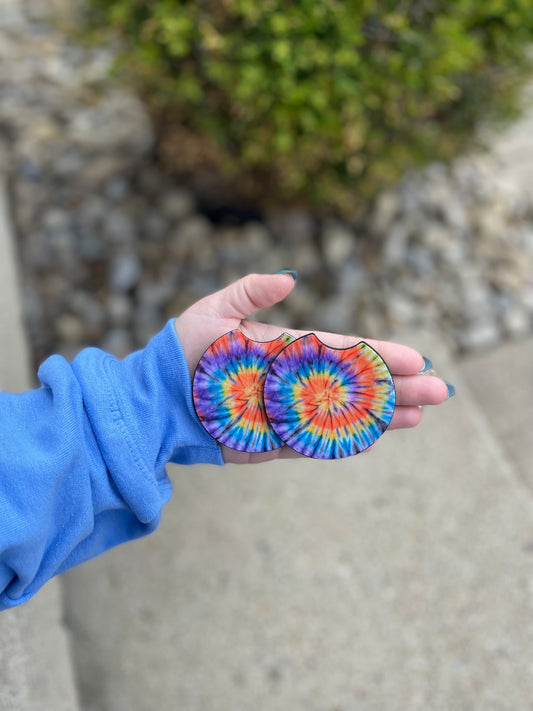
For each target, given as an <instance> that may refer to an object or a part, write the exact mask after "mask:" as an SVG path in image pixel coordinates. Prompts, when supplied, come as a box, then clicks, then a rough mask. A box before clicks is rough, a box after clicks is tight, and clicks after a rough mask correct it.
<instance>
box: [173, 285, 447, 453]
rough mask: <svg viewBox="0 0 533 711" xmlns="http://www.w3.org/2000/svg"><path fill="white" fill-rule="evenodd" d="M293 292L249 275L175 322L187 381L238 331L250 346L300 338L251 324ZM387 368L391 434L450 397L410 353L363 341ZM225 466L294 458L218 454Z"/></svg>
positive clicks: (334, 342)
mask: <svg viewBox="0 0 533 711" xmlns="http://www.w3.org/2000/svg"><path fill="white" fill-rule="evenodd" d="M293 287H294V279H293V278H292V276H290V274H249V275H248V276H245V277H243V278H242V279H239V281H236V282H234V283H233V284H230V286H228V287H226V288H225V289H221V290H220V291H217V292H216V293H214V294H211V295H209V296H206V297H205V298H203V299H201V300H200V301H197V302H196V303H195V304H193V306H191V307H190V308H189V309H187V310H186V311H184V313H183V314H182V315H181V316H179V317H178V318H177V319H176V321H175V328H176V333H177V335H178V338H179V340H180V343H181V345H182V348H183V352H184V354H185V358H186V359H187V363H188V365H189V371H190V373H191V377H192V376H193V374H194V370H195V368H196V365H197V364H198V361H199V360H200V358H201V357H202V355H203V353H204V351H205V350H206V348H208V347H209V346H210V345H211V343H213V341H215V340H216V339H217V338H219V337H220V336H222V335H224V334H225V333H228V332H229V331H232V330H233V329H236V328H238V329H240V330H241V331H242V332H243V333H244V335H245V336H247V337H248V338H251V339H252V340H254V341H271V340H273V339H275V338H277V337H278V336H279V335H280V334H281V333H284V332H286V333H289V334H290V335H291V336H294V337H299V336H302V335H304V334H305V333H308V331H295V330H292V329H286V328H281V327H279V326H272V325H269V324H265V323H261V322H259V321H253V320H251V319H250V318H249V317H250V316H251V315H252V314H253V313H254V312H255V311H258V310H259V309H264V308H267V307H268V306H272V305H273V304H276V303H278V302H279V301H282V300H283V299H284V298H285V297H286V296H287V295H288V294H289V293H290V292H291V290H292V288H293ZM315 333H316V334H317V336H318V337H319V338H320V340H321V341H322V342H323V343H325V344H326V345H328V346H331V347H333V348H349V347H350V346H353V345H355V344H356V343H358V342H359V341H361V340H363V339H361V338H357V337H355V336H343V335H339V334H334V333H324V332H320V331H315ZM364 340H365V341H366V342H367V343H368V344H369V345H370V346H372V348H374V349H375V350H376V351H377V352H378V353H379V354H380V355H381V357H382V358H383V360H384V361H385V362H386V363H387V365H388V367H389V369H390V371H391V373H392V376H393V379H394V386H395V389H396V408H395V411H394V414H393V416H392V420H391V423H390V425H389V429H399V428H406V427H414V426H415V425H417V424H418V423H419V422H420V419H421V417H422V411H421V409H420V406H421V405H437V404H439V403H441V402H443V401H444V400H446V398H447V397H448V388H447V386H446V383H445V382H444V381H443V380H441V379H440V378H437V377H434V376H427V375H424V376H421V375H419V372H420V370H421V369H422V367H423V364H424V360H423V358H422V356H421V355H420V354H419V353H417V352H416V351H415V350H413V349H412V348H409V347H408V346H403V345H400V344H398V343H390V342H388V341H375V340H371V339H364ZM222 451H223V456H224V459H225V461H226V462H234V463H252V462H262V461H266V460H269V459H276V458H279V457H298V456H300V455H298V454H297V453H296V452H294V450H292V449H290V448H289V447H281V448H280V449H276V450H273V451H271V452H265V453H261V454H250V453H247V452H238V451H236V450H233V449H229V448H227V447H223V448H222Z"/></svg>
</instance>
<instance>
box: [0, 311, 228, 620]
mask: <svg viewBox="0 0 533 711" xmlns="http://www.w3.org/2000/svg"><path fill="white" fill-rule="evenodd" d="M38 375H39V379H40V381H41V384H42V385H41V387H40V388H39V389H36V390H33V391H30V392H27V393H23V394H21V395H13V394H10V393H0V609H5V608H7V607H13V606H15V605H18V604H20V603H22V602H25V601H26V600H28V599H29V598H30V597H32V596H33V595H34V594H35V593H36V592H37V590H39V588H41V587H42V586H43V585H44V584H45V583H46V582H47V581H48V580H49V579H50V578H52V577H53V576H54V575H57V574H58V573H61V572H63V571H64V570H67V569H68V568H72V567H73V566H75V565H78V564H79V563H82V562H83V561H86V560H88V559H89V558H93V557H94V556H96V555H99V554H100V553H103V552H104V551H106V550H107V549H109V548H111V547H113V546H116V545H118V544H119V543H122V542H124V541H128V540H131V539H134V538H138V537H140V536H143V535H146V534H148V533H150V532H152V531H153V530H155V528H156V527H157V525H158V523H159V520H160V516H161V508H162V506H163V504H165V503H166V502H167V501H168V500H169V498H170V496H171V494H172V487H171V483H170V480H169V478H168V476H167V474H166V471H165V466H166V464H167V463H168V462H175V463H178V464H195V463H201V462H202V463H209V464H223V460H222V454H221V451H220V447H219V446H218V444H217V443H216V442H215V440H214V439H213V438H212V437H211V436H210V435H209V434H208V433H207V432H206V431H205V430H204V428H203V427H202V425H201V423H200V421H199V420H198V418H197V416H196V413H195V410H194V406H193V402H192V392H191V379H190V375H189V371H188V368H187V363H186V361H185V358H184V355H183V352H182V350H181V346H180V344H179V341H178V338H177V335H176V332H175V329H174V322H173V320H172V321H169V322H168V324H167V325H166V327H165V329H163V331H161V332H160V333H159V334H158V335H157V336H155V337H154V338H153V339H152V340H151V341H150V342H149V343H148V345H147V346H146V348H145V349H144V350H142V351H138V352H136V353H133V354H131V355H130V356H128V357H127V358H125V359H124V360H117V359H116V358H114V357H113V356H111V355H109V354H107V353H104V352H103V351H101V350H99V349H97V348H88V349H86V350H84V351H82V352H81V353H80V354H79V355H78V356H77V357H76V358H75V359H74V361H73V362H72V363H68V362H67V361H66V360H65V359H64V358H62V357H60V356H52V357H51V358H49V359H48V360H46V361H45V362H44V363H43V365H42V366H41V368H40V369H39V373H38Z"/></svg>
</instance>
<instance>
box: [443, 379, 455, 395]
mask: <svg viewBox="0 0 533 711" xmlns="http://www.w3.org/2000/svg"><path fill="white" fill-rule="evenodd" d="M444 382H445V383H446V387H447V388H448V397H447V398H446V400H449V399H450V398H451V397H453V396H454V395H455V388H454V386H453V385H452V384H451V383H448V382H447V381H446V380H445V381H444Z"/></svg>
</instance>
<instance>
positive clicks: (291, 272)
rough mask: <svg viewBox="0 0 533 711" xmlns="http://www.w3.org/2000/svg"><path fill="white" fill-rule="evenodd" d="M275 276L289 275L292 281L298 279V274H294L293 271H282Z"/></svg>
mask: <svg viewBox="0 0 533 711" xmlns="http://www.w3.org/2000/svg"><path fill="white" fill-rule="evenodd" d="M276 274H290V275H291V277H292V278H293V279H294V281H296V279H298V272H295V271H294V269H282V270H281V271H279V272H276Z"/></svg>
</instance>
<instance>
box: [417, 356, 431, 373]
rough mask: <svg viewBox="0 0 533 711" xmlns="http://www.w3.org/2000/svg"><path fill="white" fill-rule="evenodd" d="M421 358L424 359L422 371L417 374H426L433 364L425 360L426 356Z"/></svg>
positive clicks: (427, 359)
mask: <svg viewBox="0 0 533 711" xmlns="http://www.w3.org/2000/svg"><path fill="white" fill-rule="evenodd" d="M422 358H423V359H424V367H423V368H422V370H419V371H418V372H419V373H427V372H428V370H431V368H433V363H432V362H431V361H430V360H429V358H426V356H422Z"/></svg>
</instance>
